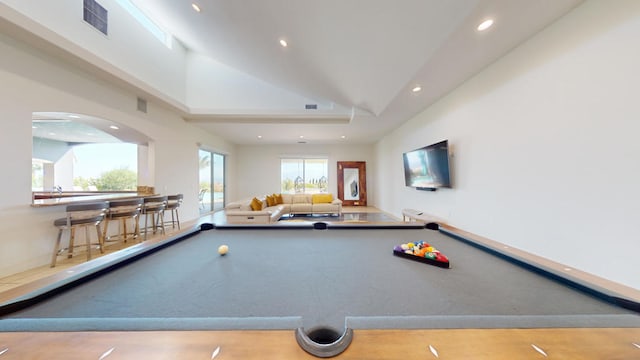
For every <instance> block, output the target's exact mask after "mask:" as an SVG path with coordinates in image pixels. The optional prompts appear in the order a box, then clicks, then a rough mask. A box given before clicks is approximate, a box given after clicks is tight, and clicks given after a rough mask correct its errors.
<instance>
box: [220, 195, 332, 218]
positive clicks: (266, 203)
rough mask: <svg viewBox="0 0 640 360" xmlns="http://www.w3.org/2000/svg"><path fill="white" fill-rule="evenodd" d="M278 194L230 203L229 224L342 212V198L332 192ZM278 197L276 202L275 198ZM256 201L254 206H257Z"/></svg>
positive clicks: (226, 209) (226, 211)
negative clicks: (293, 215)
mask: <svg viewBox="0 0 640 360" xmlns="http://www.w3.org/2000/svg"><path fill="white" fill-rule="evenodd" d="M280 196H281V201H277V200H279V199H280V198H278V196H271V195H270V196H269V197H271V199H268V198H267V197H260V198H253V199H246V200H242V201H236V202H232V203H229V204H228V205H227V206H226V207H225V213H226V216H227V223H229V224H270V223H275V222H277V221H278V220H279V219H280V218H281V217H282V216H283V215H288V214H311V215H315V214H329V215H338V216H339V215H341V214H342V200H340V199H335V198H333V195H331V194H281V195H280ZM274 197H275V198H276V203H274V200H273V198H274ZM254 199H256V200H257V202H259V203H260V209H255V210H254V208H252V201H253V200H254ZM255 203H256V202H254V207H255Z"/></svg>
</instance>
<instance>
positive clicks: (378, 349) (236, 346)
mask: <svg viewBox="0 0 640 360" xmlns="http://www.w3.org/2000/svg"><path fill="white" fill-rule="evenodd" d="M639 342H640V329H619V328H615V329H607V328H598V329H584V328H582V329H450V330H356V331H355V335H354V340H353V343H352V344H351V345H350V346H349V348H347V350H346V351H345V352H343V353H342V354H340V355H338V356H337V357H336V358H337V359H344V360H347V359H390V360H391V359H393V360H395V359H404V360H412V359H437V358H439V359H475V360H484V359H487V360H489V359H491V360H499V359H545V358H547V357H548V358H550V359H583V360H589V359H594V360H595V359H598V360H599V359H638V358H640V344H639ZM218 347H219V348H220V350H219V354H218V356H216V359H217V360H223V359H224V360H230V359H243V360H252V359H261V360H264V359H317V358H316V357H313V356H312V355H309V354H307V353H305V352H304V351H303V350H302V349H301V348H300V347H299V346H298V344H297V343H296V341H295V339H294V336H293V330H291V331H289V330H272V331H179V332H177V331H154V332H126V333H125V332H82V333H74V332H57V333H50V332H45V333H0V358H2V359H3V360H9V359H65V360H72V359H105V360H110V359H211V358H212V354H213V352H214V351H215V349H217V348H218ZM5 350H6V351H5ZM3 351H5V352H4V353H2V352H3ZM541 351H542V352H544V354H546V355H547V356H546V357H545V356H544V355H543V354H542V353H541ZM106 354H108V355H106ZM435 354H437V357H436V355H435ZM103 355H106V356H103ZM101 356H103V357H101Z"/></svg>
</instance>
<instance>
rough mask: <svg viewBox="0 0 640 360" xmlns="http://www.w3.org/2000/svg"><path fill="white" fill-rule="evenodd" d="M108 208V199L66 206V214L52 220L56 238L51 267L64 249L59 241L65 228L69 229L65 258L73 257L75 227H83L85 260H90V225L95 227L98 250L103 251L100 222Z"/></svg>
mask: <svg viewBox="0 0 640 360" xmlns="http://www.w3.org/2000/svg"><path fill="white" fill-rule="evenodd" d="M108 208H109V202H108V201H101V202H96V203H90V204H77V205H68V206H67V208H66V211H67V216H66V217H64V218H60V219H56V220H54V222H53V225H54V226H55V227H57V228H58V239H57V240H56V245H55V247H54V249H53V256H52V257H51V267H55V266H56V261H57V259H58V255H59V253H62V252H63V251H64V249H62V250H61V249H60V241H61V239H62V232H63V231H65V230H69V247H68V255H67V258H69V259H70V258H72V257H73V247H74V240H75V233H76V229H79V228H84V229H85V243H86V246H87V261H89V260H91V238H90V237H89V227H90V226H94V227H95V228H96V233H97V235H98V245H99V247H100V252H101V253H104V239H103V237H102V232H101V231H100V223H101V222H102V220H103V219H104V217H105V214H106V212H107V209H108Z"/></svg>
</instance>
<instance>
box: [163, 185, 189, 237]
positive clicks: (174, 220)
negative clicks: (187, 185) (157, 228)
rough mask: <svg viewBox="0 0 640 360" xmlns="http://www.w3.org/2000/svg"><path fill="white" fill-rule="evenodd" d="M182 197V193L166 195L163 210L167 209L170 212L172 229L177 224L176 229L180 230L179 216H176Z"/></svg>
mask: <svg viewBox="0 0 640 360" xmlns="http://www.w3.org/2000/svg"><path fill="white" fill-rule="evenodd" d="M183 198H184V195H183V194H176V195H169V196H167V207H166V208H165V211H167V210H168V211H170V212H171V228H172V229H175V228H176V225H178V230H180V217H179V216H178V208H179V207H180V205H182V199H183ZM174 215H175V216H174Z"/></svg>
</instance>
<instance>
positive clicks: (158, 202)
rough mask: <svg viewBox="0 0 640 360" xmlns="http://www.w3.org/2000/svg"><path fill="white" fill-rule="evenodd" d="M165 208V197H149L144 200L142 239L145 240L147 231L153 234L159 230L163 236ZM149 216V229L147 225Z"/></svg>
mask: <svg viewBox="0 0 640 360" xmlns="http://www.w3.org/2000/svg"><path fill="white" fill-rule="evenodd" d="M166 206H167V196H150V197H146V198H144V205H143V207H142V214H143V215H144V239H145V240H147V234H148V233H149V229H150V228H151V231H152V232H153V233H154V234H155V233H156V231H157V230H158V228H161V230H162V234H163V235H164V233H165V231H164V230H165V229H164V209H165V207H166ZM149 216H151V227H149V225H148V221H149Z"/></svg>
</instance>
